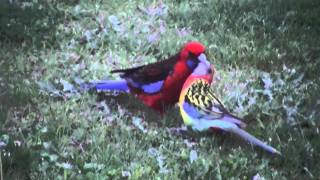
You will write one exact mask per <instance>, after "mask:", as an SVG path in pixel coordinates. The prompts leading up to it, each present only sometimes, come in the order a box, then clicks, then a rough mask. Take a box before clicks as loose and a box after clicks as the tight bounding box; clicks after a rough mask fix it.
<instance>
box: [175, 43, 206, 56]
mask: <svg viewBox="0 0 320 180" xmlns="http://www.w3.org/2000/svg"><path fill="white" fill-rule="evenodd" d="M205 50H206V48H205V46H204V45H203V44H201V43H199V42H195V41H191V42H188V43H187V44H185V45H184V47H183V48H182V50H181V53H180V56H181V58H182V59H187V58H188V57H189V55H190V53H192V54H193V55H195V56H199V55H200V54H201V53H204V52H205Z"/></svg>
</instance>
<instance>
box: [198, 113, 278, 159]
mask: <svg viewBox="0 0 320 180" xmlns="http://www.w3.org/2000/svg"><path fill="white" fill-rule="evenodd" d="M233 121H234V119H228V120H227V119H225V118H223V119H222V120H209V121H206V123H205V122H203V123H205V126H206V127H208V128H218V129H222V130H224V131H227V132H230V133H234V134H237V135H239V136H240V137H241V138H243V139H245V140H246V141H248V142H249V143H251V144H253V145H257V146H260V147H261V148H263V149H265V150H266V151H268V152H270V153H272V154H279V155H281V153H280V152H279V151H277V150H276V149H275V148H273V147H271V146H269V145H267V144H266V143H264V142H262V141H261V140H259V139H257V138H256V137H254V136H252V135H251V134H249V133H248V132H246V131H245V130H243V129H241V128H239V126H238V125H237V124H236V123H235V122H233Z"/></svg>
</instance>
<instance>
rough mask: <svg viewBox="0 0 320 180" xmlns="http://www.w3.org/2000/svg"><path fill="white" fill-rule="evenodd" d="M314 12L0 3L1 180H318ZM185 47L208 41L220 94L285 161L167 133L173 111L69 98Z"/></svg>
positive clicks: (259, 2) (229, 4)
mask: <svg viewBox="0 0 320 180" xmlns="http://www.w3.org/2000/svg"><path fill="white" fill-rule="evenodd" d="M319 15H320V1H317V0H304V1H303V0H271V1H263V0H256V1H253V0H239V1H237V0H226V1H223V0H207V1H185V0H177V1H166V0H164V1H146V2H145V1H127V0H108V1H102V0H101V1H98V0H92V1H88V0H68V1H63V0H44V1H35V0H34V1H30V0H28V1H27V0H17V1H10V2H9V0H8V1H7V0H1V1H0V179H1V178H3V179H254V178H256V179H255V180H258V179H259V178H260V179H318V178H319V177H320V134H319V128H320V122H319V117H320V94H319V91H320V79H319V74H320V71H319V69H320V35H319V34H320V18H319ZM190 40H196V41H200V42H202V43H203V44H205V45H206V47H207V53H208V58H209V59H210V61H211V62H212V63H213V64H215V66H216V68H217V73H218V76H217V79H216V83H215V84H214V85H213V87H212V88H213V89H214V90H215V92H216V93H217V95H218V96H219V97H220V98H221V100H222V101H223V102H224V103H225V104H226V106H227V107H228V108H229V109H230V110H231V111H232V112H233V113H234V114H237V115H239V116H241V117H243V118H244V119H245V120H246V122H247V123H248V127H247V130H248V131H249V132H250V133H252V134H253V135H255V136H256V137H258V138H260V139H262V140H264V141H267V142H268V143H269V144H271V145H272V146H273V147H275V148H276V149H278V150H280V151H281V152H282V154H283V156H282V157H275V156H271V155H269V154H267V153H265V152H264V151H262V150H261V149H259V148H256V147H253V146H251V145H249V144H247V143H245V142H243V141H241V140H239V138H237V137H235V136H232V135H229V134H222V135H208V134H197V133H191V132H190V133H188V134H187V135H183V136H181V135H179V134H175V133H172V131H171V130H170V128H177V127H181V126H182V125H183V122H182V119H181V117H180V116H179V114H178V110H177V108H173V109H171V110H169V111H168V113H166V114H165V116H163V117H159V115H158V114H156V113H155V112H153V111H151V110H148V109H147V108H146V107H145V106H144V105H142V104H141V103H139V102H138V101H137V100H136V99H135V98H134V97H132V96H130V95H126V94H115V93H107V94H96V93H83V92H79V91H77V90H76V89H77V83H79V82H82V81H88V80H98V79H106V78H108V79H113V78H117V76H116V75H111V74H110V73H109V71H110V70H112V69H116V68H126V67H134V66H138V65H142V64H147V63H151V62H155V61H157V60H160V59H163V58H166V57H168V56H170V55H173V54H175V53H176V52H177V51H179V50H180V48H181V47H182V45H183V44H184V43H185V42H187V41H190ZM102 97H103V98H102ZM102 99H103V100H102Z"/></svg>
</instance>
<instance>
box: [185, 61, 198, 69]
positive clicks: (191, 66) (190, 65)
mask: <svg viewBox="0 0 320 180" xmlns="http://www.w3.org/2000/svg"><path fill="white" fill-rule="evenodd" d="M187 66H188V67H189V68H190V69H194V68H196V66H197V64H196V62H194V61H193V60H191V59H189V60H187Z"/></svg>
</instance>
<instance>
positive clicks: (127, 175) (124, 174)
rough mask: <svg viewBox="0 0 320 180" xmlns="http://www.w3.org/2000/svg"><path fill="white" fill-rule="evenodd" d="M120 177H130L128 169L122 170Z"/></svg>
mask: <svg viewBox="0 0 320 180" xmlns="http://www.w3.org/2000/svg"><path fill="white" fill-rule="evenodd" d="M121 174H122V177H131V173H130V171H122V173H121Z"/></svg>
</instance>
